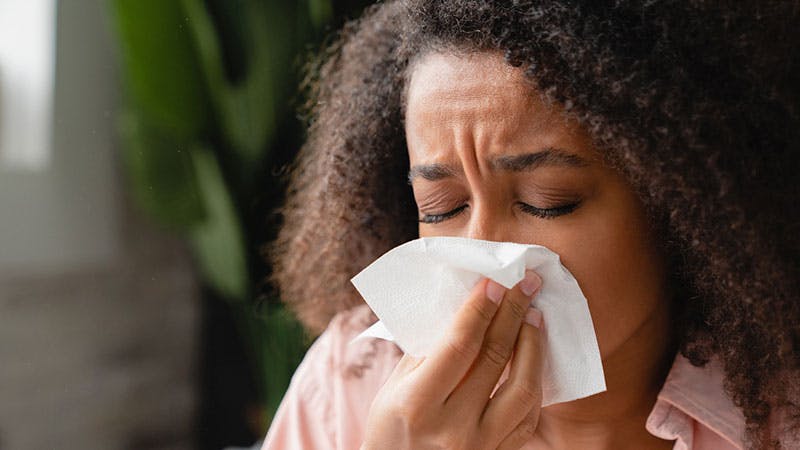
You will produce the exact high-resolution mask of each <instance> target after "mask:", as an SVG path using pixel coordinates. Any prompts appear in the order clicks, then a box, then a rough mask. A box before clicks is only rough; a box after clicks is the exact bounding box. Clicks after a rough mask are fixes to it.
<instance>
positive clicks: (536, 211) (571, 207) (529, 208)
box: [419, 202, 580, 224]
mask: <svg viewBox="0 0 800 450" xmlns="http://www.w3.org/2000/svg"><path fill="white" fill-rule="evenodd" d="M519 205H520V209H522V211H523V212H525V213H527V214H530V215H532V216H535V217H539V218H542V219H553V218H555V217H558V216H563V215H566V214H569V213H571V212H573V211H575V210H576V209H577V208H578V206H580V202H575V203H570V204H568V205H562V206H557V207H555V208H537V207H535V206H533V205H529V204H527V203H520V204H519ZM465 209H467V205H461V206H459V207H458V208H456V209H454V210H452V211H448V212H446V213H443V214H425V215H423V216H422V218H421V219H419V222H421V223H427V224H433V223H440V222H444V221H445V220H447V219H452V218H453V217H455V216H457V215H459V214H461V213H462V212H463V211H464V210H465Z"/></svg>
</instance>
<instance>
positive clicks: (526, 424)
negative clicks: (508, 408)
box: [517, 415, 539, 441]
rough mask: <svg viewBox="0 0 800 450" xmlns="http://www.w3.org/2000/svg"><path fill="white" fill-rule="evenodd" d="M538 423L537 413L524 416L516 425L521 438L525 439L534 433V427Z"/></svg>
mask: <svg viewBox="0 0 800 450" xmlns="http://www.w3.org/2000/svg"><path fill="white" fill-rule="evenodd" d="M538 425H539V420H538V416H537V415H528V417H525V419H524V420H523V421H522V422H521V423H520V424H519V425H518V426H517V430H518V433H519V435H520V438H521V440H523V441H527V440H529V439H531V438H532V437H533V436H534V435H535V434H536V428H537V427H538Z"/></svg>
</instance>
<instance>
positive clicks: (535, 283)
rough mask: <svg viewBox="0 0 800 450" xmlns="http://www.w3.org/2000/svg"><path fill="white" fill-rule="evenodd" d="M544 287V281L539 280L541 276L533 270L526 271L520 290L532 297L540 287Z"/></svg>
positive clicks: (520, 283)
mask: <svg viewBox="0 0 800 450" xmlns="http://www.w3.org/2000/svg"><path fill="white" fill-rule="evenodd" d="M541 285H542V279H541V278H539V275H537V274H536V272H534V271H532V270H526V271H525V278H523V279H522V281H520V282H519V288H520V289H522V293H523V294H525V295H527V296H528V297H531V296H532V295H533V293H534V292H536V289H539V286H541Z"/></svg>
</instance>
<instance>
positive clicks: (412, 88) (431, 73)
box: [364, 53, 674, 449]
mask: <svg viewBox="0 0 800 450" xmlns="http://www.w3.org/2000/svg"><path fill="white" fill-rule="evenodd" d="M405 119H406V124H405V125H406V139H407V143H408V156H409V161H410V166H411V172H410V174H409V176H410V180H411V183H412V187H413V190H414V196H415V199H416V202H417V206H418V208H419V214H420V219H421V222H420V226H419V233H420V236H462V237H470V238H475V239H486V240H493V241H512V242H520V243H526V244H539V245H544V246H546V247H548V248H550V249H551V250H553V251H555V252H556V253H558V254H559V255H560V256H561V260H562V263H563V264H564V266H565V267H567V268H568V269H569V270H570V272H571V273H572V274H573V275H574V276H575V278H576V279H577V280H578V283H579V284H580V286H581V289H582V290H583V292H584V294H585V295H586V298H587V299H588V302H589V309H590V311H591V314H592V319H593V321H594V327H595V331H596V334H597V340H598V344H599V347H600V353H601V356H602V359H603V366H604V369H605V374H606V383H607V386H608V391H607V392H604V393H601V394H597V395H594V396H592V397H588V398H585V399H580V400H576V401H573V402H568V403H562V404H558V405H553V406H550V407H548V408H545V409H541V408H540V407H539V405H540V404H541V396H540V389H539V386H538V384H539V377H540V371H541V358H540V348H539V346H540V342H539V341H540V338H541V336H540V334H541V332H542V331H541V330H540V328H537V327H536V326H533V325H531V324H530V323H527V322H526V321H525V320H524V318H525V316H526V314H527V315H528V318H529V319H530V318H531V317H532V316H531V314H533V313H530V312H526V310H525V309H526V307H527V304H528V303H529V302H528V300H529V297H527V296H526V295H524V293H523V292H522V290H521V289H520V287H519V286H518V287H515V288H514V289H512V290H510V291H508V292H506V293H505V295H504V297H503V299H502V300H501V301H500V303H499V307H498V306H497V305H495V303H494V302H492V301H491V300H490V299H489V298H488V297H487V295H486V293H487V289H488V290H489V292H492V289H497V288H496V287H492V286H493V283H488V282H486V281H484V282H482V283H479V284H478V286H476V288H475V291H474V292H473V293H472V295H471V297H470V298H469V299H468V301H467V303H466V304H465V306H464V308H463V309H462V310H461V311H460V312H459V315H458V316H457V318H456V320H455V322H454V324H453V325H452V327H451V329H450V332H449V334H448V338H447V339H446V340H445V342H443V343H442V344H441V345H440V347H439V350H438V351H437V352H435V353H434V354H433V355H431V356H430V357H428V358H426V359H421V360H420V359H414V358H411V357H408V356H405V357H403V359H402V360H401V362H400V364H399V365H398V368H397V370H396V371H395V373H394V374H393V375H392V377H391V378H390V379H389V381H388V382H387V383H386V385H384V387H383V388H382V390H381V391H380V392H379V394H378V397H377V398H376V401H375V403H373V407H372V409H371V410H370V416H369V418H368V431H367V437H366V440H365V444H364V448H388V447H381V445H384V446H385V445H386V444H387V443H392V445H391V448H409V449H410V448H415V449H419V448H474V449H485V448H502V449H506V448H508V449H511V448H521V446H522V445H523V443H525V442H527V443H528V445H530V444H531V443H532V446H531V447H526V448H536V449H540V448H541V449H573V448H581V449H612V448H613V449H628V448H630V449H643V448H646V449H650V448H652V449H660V448H664V449H667V448H672V443H671V442H668V441H663V440H660V439H657V438H655V437H654V436H652V435H650V434H649V433H648V432H647V431H646V429H645V421H646V419H647V416H648V415H649V413H650V411H651V409H652V407H653V405H654V403H655V400H656V395H657V393H658V391H659V390H660V387H661V386H662V384H663V382H664V378H665V376H666V373H667V371H668V369H669V366H670V364H671V362H672V358H673V357H674V345H673V341H674V339H673V335H672V332H671V329H672V326H671V316H670V308H669V305H670V303H671V301H670V298H669V295H668V291H667V289H666V283H665V279H666V269H665V262H664V260H665V259H664V257H663V255H662V254H661V252H660V251H659V250H658V249H659V247H658V246H657V245H656V241H655V239H654V236H653V235H652V231H651V229H650V227H649V225H648V222H647V220H646V217H645V213H644V209H643V207H642V205H641V203H640V201H639V200H638V197H637V196H636V194H635V192H634V191H633V190H632V188H631V187H630V185H629V184H628V183H627V181H626V180H625V178H624V177H623V176H622V175H621V174H620V173H619V172H618V171H616V170H614V169H612V168H610V167H607V166H606V165H604V164H603V162H602V158H601V155H600V153H599V152H598V150H597V149H596V148H595V147H594V146H593V144H592V142H591V140H590V138H589V136H588V134H587V133H586V132H585V130H584V129H582V128H581V126H580V125H579V124H578V123H577V122H574V121H572V120H570V119H568V118H566V116H565V115H564V114H563V110H562V109H561V108H560V106H559V105H550V104H548V103H546V102H544V101H543V100H542V99H541V97H540V96H539V95H538V93H537V92H536V91H535V89H534V88H533V86H532V85H531V84H530V82H528V81H527V80H526V79H525V78H524V76H523V74H522V72H521V71H520V70H519V69H516V68H513V67H511V66H509V65H507V64H506V63H505V62H504V61H503V58H502V55H499V54H496V53H475V54H457V53H448V54H444V53H429V54H427V55H425V56H423V57H421V58H420V59H419V60H418V61H417V62H416V63H415V64H414V66H413V70H412V72H411V75H410V81H409V86H408V91H407V97H406V117H405ZM545 152H547V154H548V155H549V156H548V157H547V158H544V159H542V158H541V157H542V154H544V153H545ZM532 154H539V155H538V156H530V155H532ZM521 155H528V156H521ZM531 206H532V207H534V208H531ZM535 208H538V209H535ZM534 278H535V276H531V277H529V283H533V284H535V279H534ZM526 302H528V303H526ZM528 322H535V320H534V321H531V320H529V321H528ZM542 327H543V328H542V329H544V328H546V324H545V325H542ZM512 351H513V355H514V356H513V358H514V359H513V361H511V372H510V373H511V375H510V377H509V379H508V380H507V381H506V382H505V383H504V384H503V386H502V387H501V388H500V390H499V391H498V394H497V395H495V397H494V398H492V399H491V400H490V399H488V393H490V392H491V389H492V388H493V387H494V386H495V384H496V383H497V382H498V380H499V377H500V374H501V372H502V369H503V367H504V366H505V365H506V363H507V362H508V361H509V357H510V356H511V355H512ZM443 387H444V388H445V389H443ZM442 391H445V394H443V393H442Z"/></svg>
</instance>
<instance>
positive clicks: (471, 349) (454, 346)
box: [447, 337, 480, 360]
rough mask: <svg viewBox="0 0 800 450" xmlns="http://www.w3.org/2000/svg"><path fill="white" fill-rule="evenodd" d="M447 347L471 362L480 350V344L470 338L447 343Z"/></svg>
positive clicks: (452, 340)
mask: <svg viewBox="0 0 800 450" xmlns="http://www.w3.org/2000/svg"><path fill="white" fill-rule="evenodd" d="M447 346H448V347H449V348H450V350H451V351H452V352H453V353H455V354H456V355H458V356H459V357H462V358H465V359H470V360H471V359H472V358H474V356H475V354H477V353H478V351H479V350H480V347H479V346H480V343H479V342H476V341H475V340H474V339H471V338H469V337H465V338H457V339H451V340H449V341H448V342H447Z"/></svg>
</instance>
